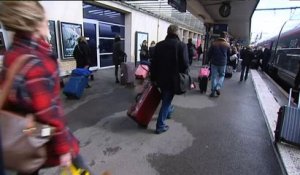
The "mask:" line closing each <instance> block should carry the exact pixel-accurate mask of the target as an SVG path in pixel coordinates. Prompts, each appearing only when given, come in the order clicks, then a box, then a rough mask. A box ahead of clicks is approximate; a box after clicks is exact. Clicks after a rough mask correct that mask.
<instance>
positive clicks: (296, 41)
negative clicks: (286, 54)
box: [290, 38, 298, 48]
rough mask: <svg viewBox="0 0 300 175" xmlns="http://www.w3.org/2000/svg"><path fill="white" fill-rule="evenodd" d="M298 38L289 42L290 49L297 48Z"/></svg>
mask: <svg viewBox="0 0 300 175" xmlns="http://www.w3.org/2000/svg"><path fill="white" fill-rule="evenodd" d="M297 44H298V38H296V39H292V40H291V42H290V48H297Z"/></svg>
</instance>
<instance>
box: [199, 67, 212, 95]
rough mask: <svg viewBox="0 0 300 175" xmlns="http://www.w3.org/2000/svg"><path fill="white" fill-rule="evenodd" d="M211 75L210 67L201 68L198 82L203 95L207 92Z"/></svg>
mask: <svg viewBox="0 0 300 175" xmlns="http://www.w3.org/2000/svg"><path fill="white" fill-rule="evenodd" d="M209 73H210V71H209V67H208V66H204V67H201V68H200V70H199V75H198V82H199V89H200V92H201V93H203V92H206V90H207V83H208V77H209Z"/></svg>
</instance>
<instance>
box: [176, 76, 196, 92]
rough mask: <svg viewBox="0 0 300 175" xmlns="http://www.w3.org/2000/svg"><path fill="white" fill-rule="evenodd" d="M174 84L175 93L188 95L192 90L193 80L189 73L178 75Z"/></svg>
mask: <svg viewBox="0 0 300 175" xmlns="http://www.w3.org/2000/svg"><path fill="white" fill-rule="evenodd" d="M173 82H174V93H175V94H176V95H181V94H184V93H186V91H187V90H189V89H190V88H191V84H192V79H191V77H190V75H189V74H187V73H177V74H176V75H175V76H174V79H173Z"/></svg>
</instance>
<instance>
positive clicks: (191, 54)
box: [187, 38, 196, 65]
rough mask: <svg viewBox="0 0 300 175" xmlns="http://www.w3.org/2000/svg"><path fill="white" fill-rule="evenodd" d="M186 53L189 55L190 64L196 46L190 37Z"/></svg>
mask: <svg viewBox="0 0 300 175" xmlns="http://www.w3.org/2000/svg"><path fill="white" fill-rule="evenodd" d="M187 48H188V55H189V63H190V65H192V63H193V57H194V56H195V51H196V46H195V45H194V44H193V41H192V38H189V39H188V43H187Z"/></svg>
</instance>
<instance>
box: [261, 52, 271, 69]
mask: <svg viewBox="0 0 300 175" xmlns="http://www.w3.org/2000/svg"><path fill="white" fill-rule="evenodd" d="M270 57H271V51H270V49H268V48H265V50H264V52H263V60H262V70H263V71H264V72H266V71H267V70H268V62H269V60H270Z"/></svg>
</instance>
